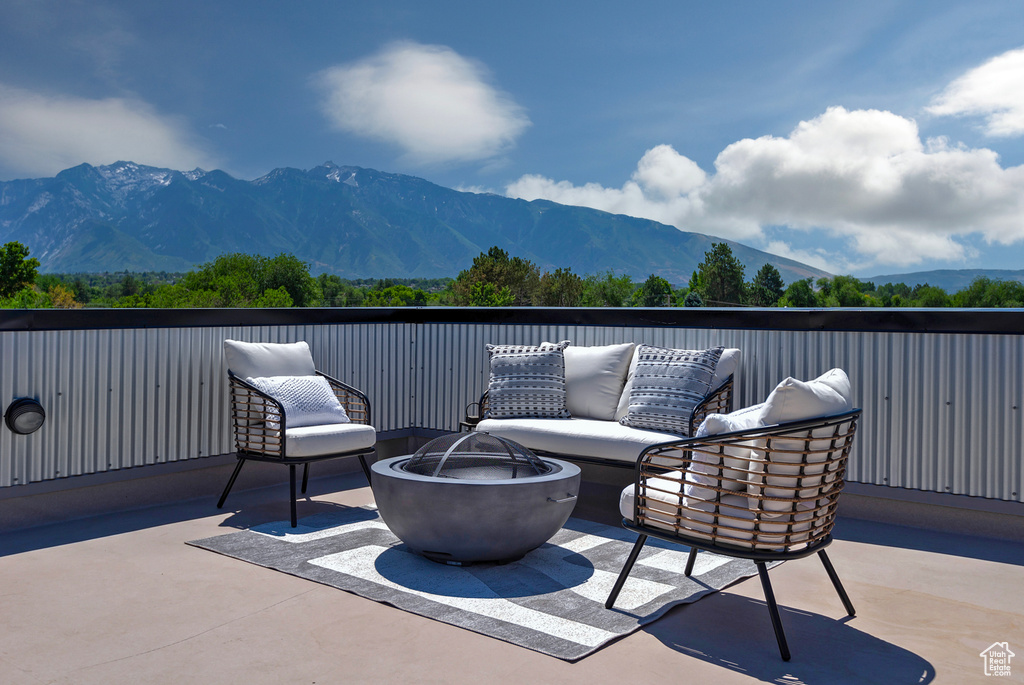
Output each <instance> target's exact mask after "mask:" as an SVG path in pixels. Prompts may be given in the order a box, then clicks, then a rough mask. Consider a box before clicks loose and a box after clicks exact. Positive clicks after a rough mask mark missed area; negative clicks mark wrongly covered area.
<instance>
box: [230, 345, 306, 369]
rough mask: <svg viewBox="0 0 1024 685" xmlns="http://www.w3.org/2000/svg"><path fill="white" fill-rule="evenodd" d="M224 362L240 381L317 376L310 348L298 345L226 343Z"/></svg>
mask: <svg viewBox="0 0 1024 685" xmlns="http://www.w3.org/2000/svg"><path fill="white" fill-rule="evenodd" d="M224 360H225V361H226V362H227V365H228V369H229V370H230V371H231V372H232V373H233V374H235V375H236V376H238V377H239V378H258V377H261V376H313V375H315V374H316V367H315V366H314V365H313V355H312V354H311V353H310V351H309V345H307V344H306V342H305V341H303V340H300V341H299V342H294V343H249V342H242V341H240V340H225V341H224Z"/></svg>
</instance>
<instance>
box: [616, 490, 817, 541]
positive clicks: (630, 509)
mask: <svg viewBox="0 0 1024 685" xmlns="http://www.w3.org/2000/svg"><path fill="white" fill-rule="evenodd" d="M679 486H680V480H679V474H668V475H666V476H665V477H663V478H651V479H650V480H648V487H647V512H646V513H645V519H644V520H645V523H646V524H648V525H650V526H652V527H655V528H663V529H665V530H666V531H670V532H673V533H675V532H679V534H682V535H689V536H691V537H694V538H698V539H704V540H708V541H710V540H711V535H710V533H711V531H712V528H711V525H710V524H711V523H713V522H715V518H716V514H715V512H716V509H717V523H718V526H719V527H718V530H717V535H718V539H717V540H716V543H717V544H721V545H731V546H734V547H739V548H743V549H751V548H753V549H759V550H773V551H777V550H781V549H783V548H784V547H785V538H784V534H785V532H786V526H785V524H784V523H783V522H779V521H774V522H770V523H769V522H766V521H764V520H761V521H760V523H759V525H758V530H757V532H755V531H754V525H755V521H756V519H757V512H755V511H751V510H750V509H749V508H748V506H747V498H746V497H743V496H741V495H723V496H722V499H721V501H719V502H705V501H703V500H691V499H684V502H685V504H683V505H682V506H681V505H680V496H679V490H680V488H679ZM635 504H636V484H630V485H627V486H626V487H625V488H623V490H622V493H621V494H620V495H619V513H620V514H622V517H623V518H624V519H627V520H629V521H633V520H634V519H633V514H634V506H635ZM809 518H810V515H809V514H796V515H794V520H796V521H802V522H801V523H796V524H795V525H794V526H793V527H792V529H793V531H808V530H809V528H810V523H809V521H808V519H809ZM677 526H678V527H679V528H680V529H681V530H678V531H677ZM807 535H808V533H806V532H804V534H803V535H800V534H798V535H796V536H793V537H791V539H790V543H791V544H790V546H789V549H799V548H801V547H803V546H804V544H805V543H802V542H801V541H802V540H805V539H806V537H807ZM723 537H724V538H732V539H731V540H723V539H722V538H723Z"/></svg>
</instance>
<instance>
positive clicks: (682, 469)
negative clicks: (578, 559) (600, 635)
mask: <svg viewBox="0 0 1024 685" xmlns="http://www.w3.org/2000/svg"><path fill="white" fill-rule="evenodd" d="M860 415H861V410H860V409H855V410H852V411H849V412H846V413H843V414H836V415H833V416H828V417H823V418H818V419H813V420H810V421H797V422H792V423H784V424H778V425H775V426H768V427H764V428H754V429H750V430H745V431H737V432H734V433H723V434H720V435H712V436H707V437H704V438H688V439H686V440H681V441H677V442H672V443H665V444H662V445H654V446H652V447H649V448H647V449H645V450H644V451H643V452H641V454H640V457H639V459H638V460H637V463H636V466H635V468H636V478H635V480H634V487H635V488H636V490H635V498H634V507H633V519H632V520H630V519H623V521H622V525H623V527H625V528H628V529H629V530H633V531H636V532H637V533H638V534H639V537H638V538H637V541H636V543H635V544H634V545H633V549H632V551H631V552H630V554H629V556H628V557H627V559H626V563H625V565H624V566H623V568H622V571H621V572H620V573H619V577H618V579H617V580H616V581H615V585H614V586H613V587H612V591H611V593H610V594H609V596H608V600H607V601H606V602H605V607H606V608H608V609H611V608H613V607H614V605H615V600H616V599H617V598H618V596H619V592H620V591H621V590H622V586H623V585H624V584H625V582H626V578H627V577H628V576H629V573H630V571H631V570H632V569H633V565H634V564H635V563H636V561H637V559H638V558H639V556H640V552H641V550H642V549H643V547H644V543H646V542H647V538H648V537H655V538H658V539H661V540H666V541H668V542H673V543H678V544H681V545H686V546H688V547H689V548H690V552H689V555H688V557H687V561H686V568H685V570H684V574H685V575H686V576H687V577H688V576H689V575H690V574H691V573H692V572H693V566H694V562H695V561H696V559H697V552H698V550H705V551H708V552H713V553H715V554H720V555H723V556H730V557H738V558H741V559H750V560H752V561H753V562H754V564H755V565H756V567H757V573H758V576H759V577H760V580H761V587H762V588H763V590H764V595H765V603H766V604H767V606H768V613H769V615H770V617H771V621H772V628H773V629H774V631H775V638H776V641H777V642H778V645H779V653H780V655H781V656H782V659H783V660H784V661H789V660H790V651H789V645H788V643H787V642H786V635H785V632H784V630H783V627H782V618H781V616H780V615H779V608H778V604H777V603H776V600H775V593H774V592H773V591H772V586H771V581H770V580H769V578H768V564H770V563H771V562H775V561H785V560H792V559H802V558H804V557H808V556H811V555H813V554H817V555H818V558H819V559H821V563H822V565H824V567H825V572H826V573H827V574H828V577H829V580H831V581H832V585H833V587H834V588H835V589H836V592H837V593H838V594H839V598H840V600H841V601H842V603H843V606H844V608H845V609H846V612H847V613H848V614H849V615H850V616H854V615H855V613H856V612H855V610H854V607H853V603H852V602H851V601H850V597H849V595H847V593H846V590H845V589H844V588H843V585H842V583H841V582H840V580H839V576H838V575H837V574H836V571H835V568H834V567H833V566H832V562H831V561H830V560H829V558H828V555H827V554H826V553H825V548H826V547H827V546H828V545H829V544H831V542H832V535H831V530H832V527H833V526H834V525H835V511H836V507H837V505H838V498H839V493H840V492H841V491H842V488H843V485H844V481H843V476H844V473H845V469H846V462H847V459H848V457H849V451H850V446H851V444H852V441H853V436H854V434H855V432H856V428H857V421H858V419H859V418H860ZM844 427H845V428H844ZM827 428H834V429H835V431H834V433H833V437H832V439H831V447H830V448H829V449H827V450H820V449H819V450H815V451H813V452H811V453H818V454H820V453H822V452H829V453H832V454H834V455H835V456H834V458H832V457H830V458H829V459H828V460H826V461H824V462H808V461H807V456H806V454H807V453H806V452H805V453H804V454H805V456H804V458H803V463H801V464H793V463H785V464H784V466H786V467H790V468H791V467H793V466H800V467H807V466H811V467H815V470H816V469H817V468H822V467H824V466H827V467H834V468H830V470H829V471H828V475H830V476H831V477H832V480H830V481H827V482H826V481H825V478H824V475H823V474H820V473H812V474H804V473H803V472H802V471H801V473H800V475H798V476H789V475H787V476H784V477H787V478H793V479H795V480H796V485H795V487H793V488H791V489H792V490H794V491H795V492H800V491H805V490H808V489H812V488H819V489H820V490H821V492H819V493H818V494H815V495H813V496H808V497H796V498H782V497H769V496H766V495H763V494H762V495H755V496H754V497H755V498H756V499H758V500H759V502H758V506H760V505H762V504H764V503H765V502H777V503H794V504H795V503H797V502H807V501H816V502H821V501H822V500H823V499H824V500H827V501H828V504H827V505H825V506H824V507H823V508H822V510H821V511H815V512H814V516H813V517H812V518H810V519H804V520H801V521H799V522H798V524H799V525H801V526H803V525H806V526H807V529H804V530H800V531H798V532H795V533H794V532H792V531H791V532H789V533H786V534H783V535H782V537H783V538H784V539H785V541H786V542H785V543H783V545H782V546H783V549H782V550H779V551H774V550H757V549H745V548H743V547H739V546H736V545H738V544H742V542H741V541H736V540H735V538H733V540H734V543H733V544H729V543H728V542H725V543H724V544H716V540H724V541H728V540H729V539H730V537H729V536H728V535H727V533H729V532H730V531H731V532H736V531H739V530H740V529H737V528H734V527H732V526H730V525H729V522H728V519H729V518H731V517H729V516H728V515H724V514H723V515H722V516H723V518H724V519H726V522H725V523H719V515H720V514H719V510H718V508H717V507H716V508H715V513H714V517H713V519H712V521H711V522H704V521H699V522H697V523H695V524H694V526H695V527H696V528H699V529H702V528H709V529H710V531H711V532H710V533H706V534H705V535H704V536H702V537H696V536H693V535H686V534H684V533H680V532H678V531H679V530H686V529H687V523H686V522H687V521H688V520H689V519H687V517H686V509H687V507H686V506H684V505H683V503H682V499H683V493H682V492H680V493H679V497H680V503H679V505H678V509H679V513H678V514H677V516H676V523H675V524H674V526H673V527H674V528H675V530H676V532H672V531H671V530H668V529H666V526H668V525H670V524H668V523H667V518H669V517H670V514H669V513H668V512H666V510H665V509H661V510H655V509H651V510H650V511H651V512H652V516H651V517H650V519H649V520H650V521H652V522H654V521H657V522H658V523H659V524H660V526H659V525H654V524H653V523H647V521H648V516H647V514H646V512H647V507H646V506H645V504H644V503H643V500H644V499H645V496H644V495H643V494H642V488H644V487H646V485H645V483H644V482H645V479H646V478H647V477H650V478H658V477H659V476H664V475H665V474H667V473H671V472H676V473H679V474H680V478H681V479H682V480H683V481H684V482H685V474H686V472H687V471H689V468H688V467H689V466H690V465H692V464H693V463H696V462H695V460H694V459H693V456H692V455H693V452H694V451H700V452H703V453H704V454H707V453H708V451H709V450H710V449H712V448H714V449H717V450H718V451H717V454H718V456H719V457H720V459H719V462H718V463H717V464H713V467H714V468H717V472H718V475H717V477H716V476H714V475H712V478H713V479H715V480H717V484H716V485H707V486H704V485H701V486H700V487H701V488H704V489H707V490H713V491H715V492H716V493H717V496H718V497H721V495H723V494H735V492H733V491H731V490H729V489H727V488H725V487H723V485H724V483H725V482H728V481H730V480H732V481H733V482H740V481H739V480H735V472H736V471H737V469H736V468H735V466H734V465H732V466H730V465H727V464H726V463H725V459H726V458H727V457H728V456H729V455H727V454H726V453H724V452H723V451H722V448H724V447H729V446H737V445H742V446H746V445H749V444H750V441H752V440H764V441H765V443H764V447H762V448H759V451H760V452H763V453H764V455H765V456H764V460H763V464H762V465H763V466H766V467H767V465H768V464H769V463H770V461H771V454H772V448H771V441H772V440H773V439H783V440H794V439H797V440H805V441H806V443H805V444H808V445H809V443H810V442H812V441H813V442H821V441H824V440H829V438H828V437H824V438H823V437H805V436H806V435H808V434H809V431H811V430H820V429H827ZM800 434H803V435H800ZM784 451H785V452H788V453H789V454H795V453H797V452H795V451H792V450H784ZM673 452H675V453H681V454H683V455H684V457H683V458H681V459H678V460H677V461H678V464H679V466H677V467H673V466H669V465H667V464H671V461H672V457H671V456H670V455H671V454H672V453H673ZM702 463H703V464H704V465H706V464H707V462H706V461H705V462H702ZM726 470H729V471H731V472H732V473H733V476H732V477H729V476H726V475H725V472H726ZM700 473H701V475H704V476H705V477H706V476H707V473H706V472H705V471H701V472H700ZM770 475H772V474H771V473H770V472H769V471H768V470H767V468H766V469H765V470H763V471H746V472H744V473H743V476H742V478H745V479H752V480H753V479H760V480H759V481H757V484H758V485H759V487H768V488H772V489H774V490H779V489H787V488H786V487H785V486H783V487H781V488H780V487H777V486H773V485H769V484H767V483H766V481H765V480H764V478H766V477H768V476H770ZM806 479H816V480H817V481H818V483H820V485H819V484H816V485H807V484H806V483H805V482H803V481H805V480H806ZM680 487H681V486H680ZM747 496H749V495H747ZM661 504H662V506H664V504H665V503H664V502H662V503H661ZM794 511H795V506H794ZM767 523H770V524H774V525H775V526H776V527H777V526H778V525H779V524H778V523H774V522H772V521H767ZM758 530H759V522H756V520H755V525H754V529H753V531H748V532H750V533H752V534H754V535H755V536H756V533H758ZM721 532H725V533H726V535H722V534H720V533H721ZM769 535H770V536H776V535H778V534H777V533H775V532H773V533H770V534H769ZM708 538H710V539H708ZM790 538H796V540H795V543H794V544H795V546H797V547H798V548H797V549H786V545H788V544H790V543H789V539H790ZM766 546H767V545H766Z"/></svg>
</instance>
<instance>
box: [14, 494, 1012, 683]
mask: <svg viewBox="0 0 1024 685" xmlns="http://www.w3.org/2000/svg"><path fill="white" fill-rule="evenodd" d="M309 495H310V498H309V499H307V500H305V501H301V502H300V503H299V515H300V516H308V515H311V514H313V513H317V512H318V511H323V510H326V509H328V508H331V507H337V506H355V505H363V504H367V503H369V502H371V501H372V494H371V492H370V490H369V488H368V487H366V486H365V480H364V479H363V477H362V475H360V474H348V475H340V476H331V477H327V478H322V479H314V480H312V481H311V482H310V492H309ZM214 500H215V498H209V497H206V498H202V499H192V500H185V501H180V502H173V503H170V504H163V505H158V506H152V507H148V508H143V509H133V510H128V511H111V512H110V513H105V514H102V515H98V516H92V517H89V518H82V519H77V520H72V521H67V522H63V523H58V524H51V525H46V526H41V527H35V528H29V529H22V530H15V531H9V532H5V533H3V534H2V535H0V594H2V598H3V602H2V605H0V607H2V608H0V683H3V684H4V685H22V684H25V685H37V684H39V683H67V684H74V685H87V684H90V683H97V684H104V685H109V684H111V683H117V684H120V683H132V684H133V685H134V684H141V683H174V684H176V685H183V684H186V683H245V684H259V683H267V684H279V683H317V684H324V683H435V682H436V683H470V682H473V683H478V682H483V683H587V684H590V685H592V684H595V683H749V682H766V683H789V684H796V683H830V684H832V683H927V682H937V683H970V682H979V683H980V682H991V681H992V680H993V679H992V678H987V677H985V675H984V671H983V660H982V658H981V656H980V653H981V651H982V650H984V649H985V648H986V647H988V646H989V645H991V644H992V643H995V642H1009V645H1010V648H1011V649H1012V650H1015V651H1016V653H1017V654H1019V655H1020V656H1018V657H1017V659H1019V660H1020V661H1019V662H1015V663H1013V664H1012V675H1011V677H1009V678H1003V679H1002V681H1003V682H1021V681H1024V591H1022V590H1024V545H1022V544H1020V543H1016V542H1010V541H1005V540H996V539H985V538H978V537H968V536H963V535H953V534H943V533H937V532H933V531H928V530H923V529H916V528H908V527H901V526H896V525H887V524H884V523H876V522H868V521H863V520H858V519H851V518H842V519H840V521H839V523H838V525H837V526H836V529H835V537H836V541H835V542H834V543H833V545H832V546H831V547H830V548H829V555H830V557H831V558H832V561H833V563H834V564H835V567H836V570H837V571H838V573H839V575H840V577H841V578H842V579H843V582H844V584H845V586H846V589H847V591H848V592H849V594H850V597H851V599H852V600H853V602H854V604H855V606H856V608H857V616H856V617H854V618H848V617H846V615H845V611H844V610H843V607H842V604H841V603H840V601H839V598H838V597H837V596H836V594H835V592H834V591H833V589H832V586H831V584H830V583H829V580H828V577H827V576H826V574H825V572H824V569H823V568H822V567H821V564H820V563H818V561H817V560H816V559H814V558H809V559H805V560H801V561H795V562H789V563H786V564H783V565H781V566H780V567H778V568H776V569H774V570H773V571H772V580H773V584H774V587H775V594H776V597H777V598H778V601H779V604H780V606H781V607H782V614H783V616H782V619H783V622H784V624H785V628H786V632H787V636H788V638H789V642H790V647H791V649H792V651H793V660H792V661H790V662H788V663H786V662H783V661H781V660H780V658H779V655H778V650H777V647H776V644H775V638H774V636H773V634H772V629H771V624H770V622H769V618H768V612H767V610H766V609H765V606H764V602H763V596H762V593H761V586H760V584H759V582H758V581H757V579H756V577H755V578H752V579H748V580H745V581H742V582H740V583H737V584H735V585H733V586H731V587H729V588H727V589H726V590H724V591H722V592H720V593H717V594H714V595H712V596H709V597H706V598H704V599H702V600H700V601H699V602H697V603H696V604H692V605H688V606H684V607H679V608H676V609H674V610H673V611H671V612H669V614H668V615H667V616H665V617H664V618H662V619H661V620H658V621H656V622H655V623H653V624H651V625H650V626H647V627H646V628H644V629H641V630H640V631H638V632H637V633H634V634H633V635H630V636H628V637H626V638H624V639H621V640H618V641H617V642H614V643H612V644H611V645H609V646H607V647H605V648H604V649H601V650H600V651H598V652H597V653H595V654H593V655H592V656H589V657H586V658H584V659H583V660H581V661H579V662H577V663H565V662H563V661H560V660H558V659H555V658H552V657H548V656H544V655H542V654H538V653H535V652H532V651H529V650H526V649H523V648H520V647H516V646H514V645H511V644H507V643H505V642H501V641H499V640H496V639H493V638H489V637H485V636H482V635H478V634H475V633H472V632H469V631H466V630H462V629H459V628H455V627H452V626H449V625H446V624H443V623H439V622H435V621H432V620H429V619H426V618H421V617H419V616H415V615H412V614H409V613H406V612H404V611H401V610H398V609H394V608H392V607H389V606H386V605H383V604H378V603H375V602H372V601H370V600H366V599H363V598H360V597H357V596H355V595H352V594H348V593H346V592H342V591H339V590H336V589H333V588H330V587H327V586H323V585H319V584H316V583H313V582H310V581H307V580H303V579H300V578H295V577H292V576H288V575H285V574H283V573H279V572H276V571H272V570H268V569H264V568H260V567H258V566H255V565H251V564H246V563H243V562H240V561H236V560H233V559H230V558H227V557H223V556H219V555H217V554H212V553H210V552H207V551H203V550H200V549H196V548H193V547H189V546H186V545H185V544H184V542H185V541H186V540H193V539H197V538H204V537H210V536H213V535H218V534H223V533H227V532H230V531H232V530H235V529H238V528H244V527H247V526H249V525H251V524H254V523H259V522H264V521H269V520H280V519H285V518H287V501H286V488H285V486H282V485H276V486H274V487H273V488H262V489H256V490H248V491H238V492H234V493H232V495H231V498H230V499H229V500H228V503H227V504H228V508H227V509H225V510H223V511H218V510H217V509H215V508H214ZM612 515H613V516H614V514H612Z"/></svg>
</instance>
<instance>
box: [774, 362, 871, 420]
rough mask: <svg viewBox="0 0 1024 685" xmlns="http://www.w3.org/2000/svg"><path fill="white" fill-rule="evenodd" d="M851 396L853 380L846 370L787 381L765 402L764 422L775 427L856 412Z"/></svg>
mask: <svg viewBox="0 0 1024 685" xmlns="http://www.w3.org/2000/svg"><path fill="white" fill-rule="evenodd" d="M850 396H851V391H850V379H849V378H848V377H847V376H846V372H845V371H843V370H842V369H831V370H829V371H826V372H825V373H823V374H822V375H820V376H818V377H817V378H815V379H814V380H812V381H800V380H797V379H795V378H786V379H785V380H783V381H782V382H781V383H779V384H778V385H777V386H775V389H774V390H772V392H771V394H770V395H768V399H767V400H765V402H764V409H763V410H762V412H761V422H762V423H763V424H764V425H765V426H772V425H775V424H777V423H786V422H788V421H802V420H804V419H815V418H818V417H819V416H829V415H831V414H841V413H843V412H845V411H850V410H851V409H853V404H852V400H851V398H850Z"/></svg>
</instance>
